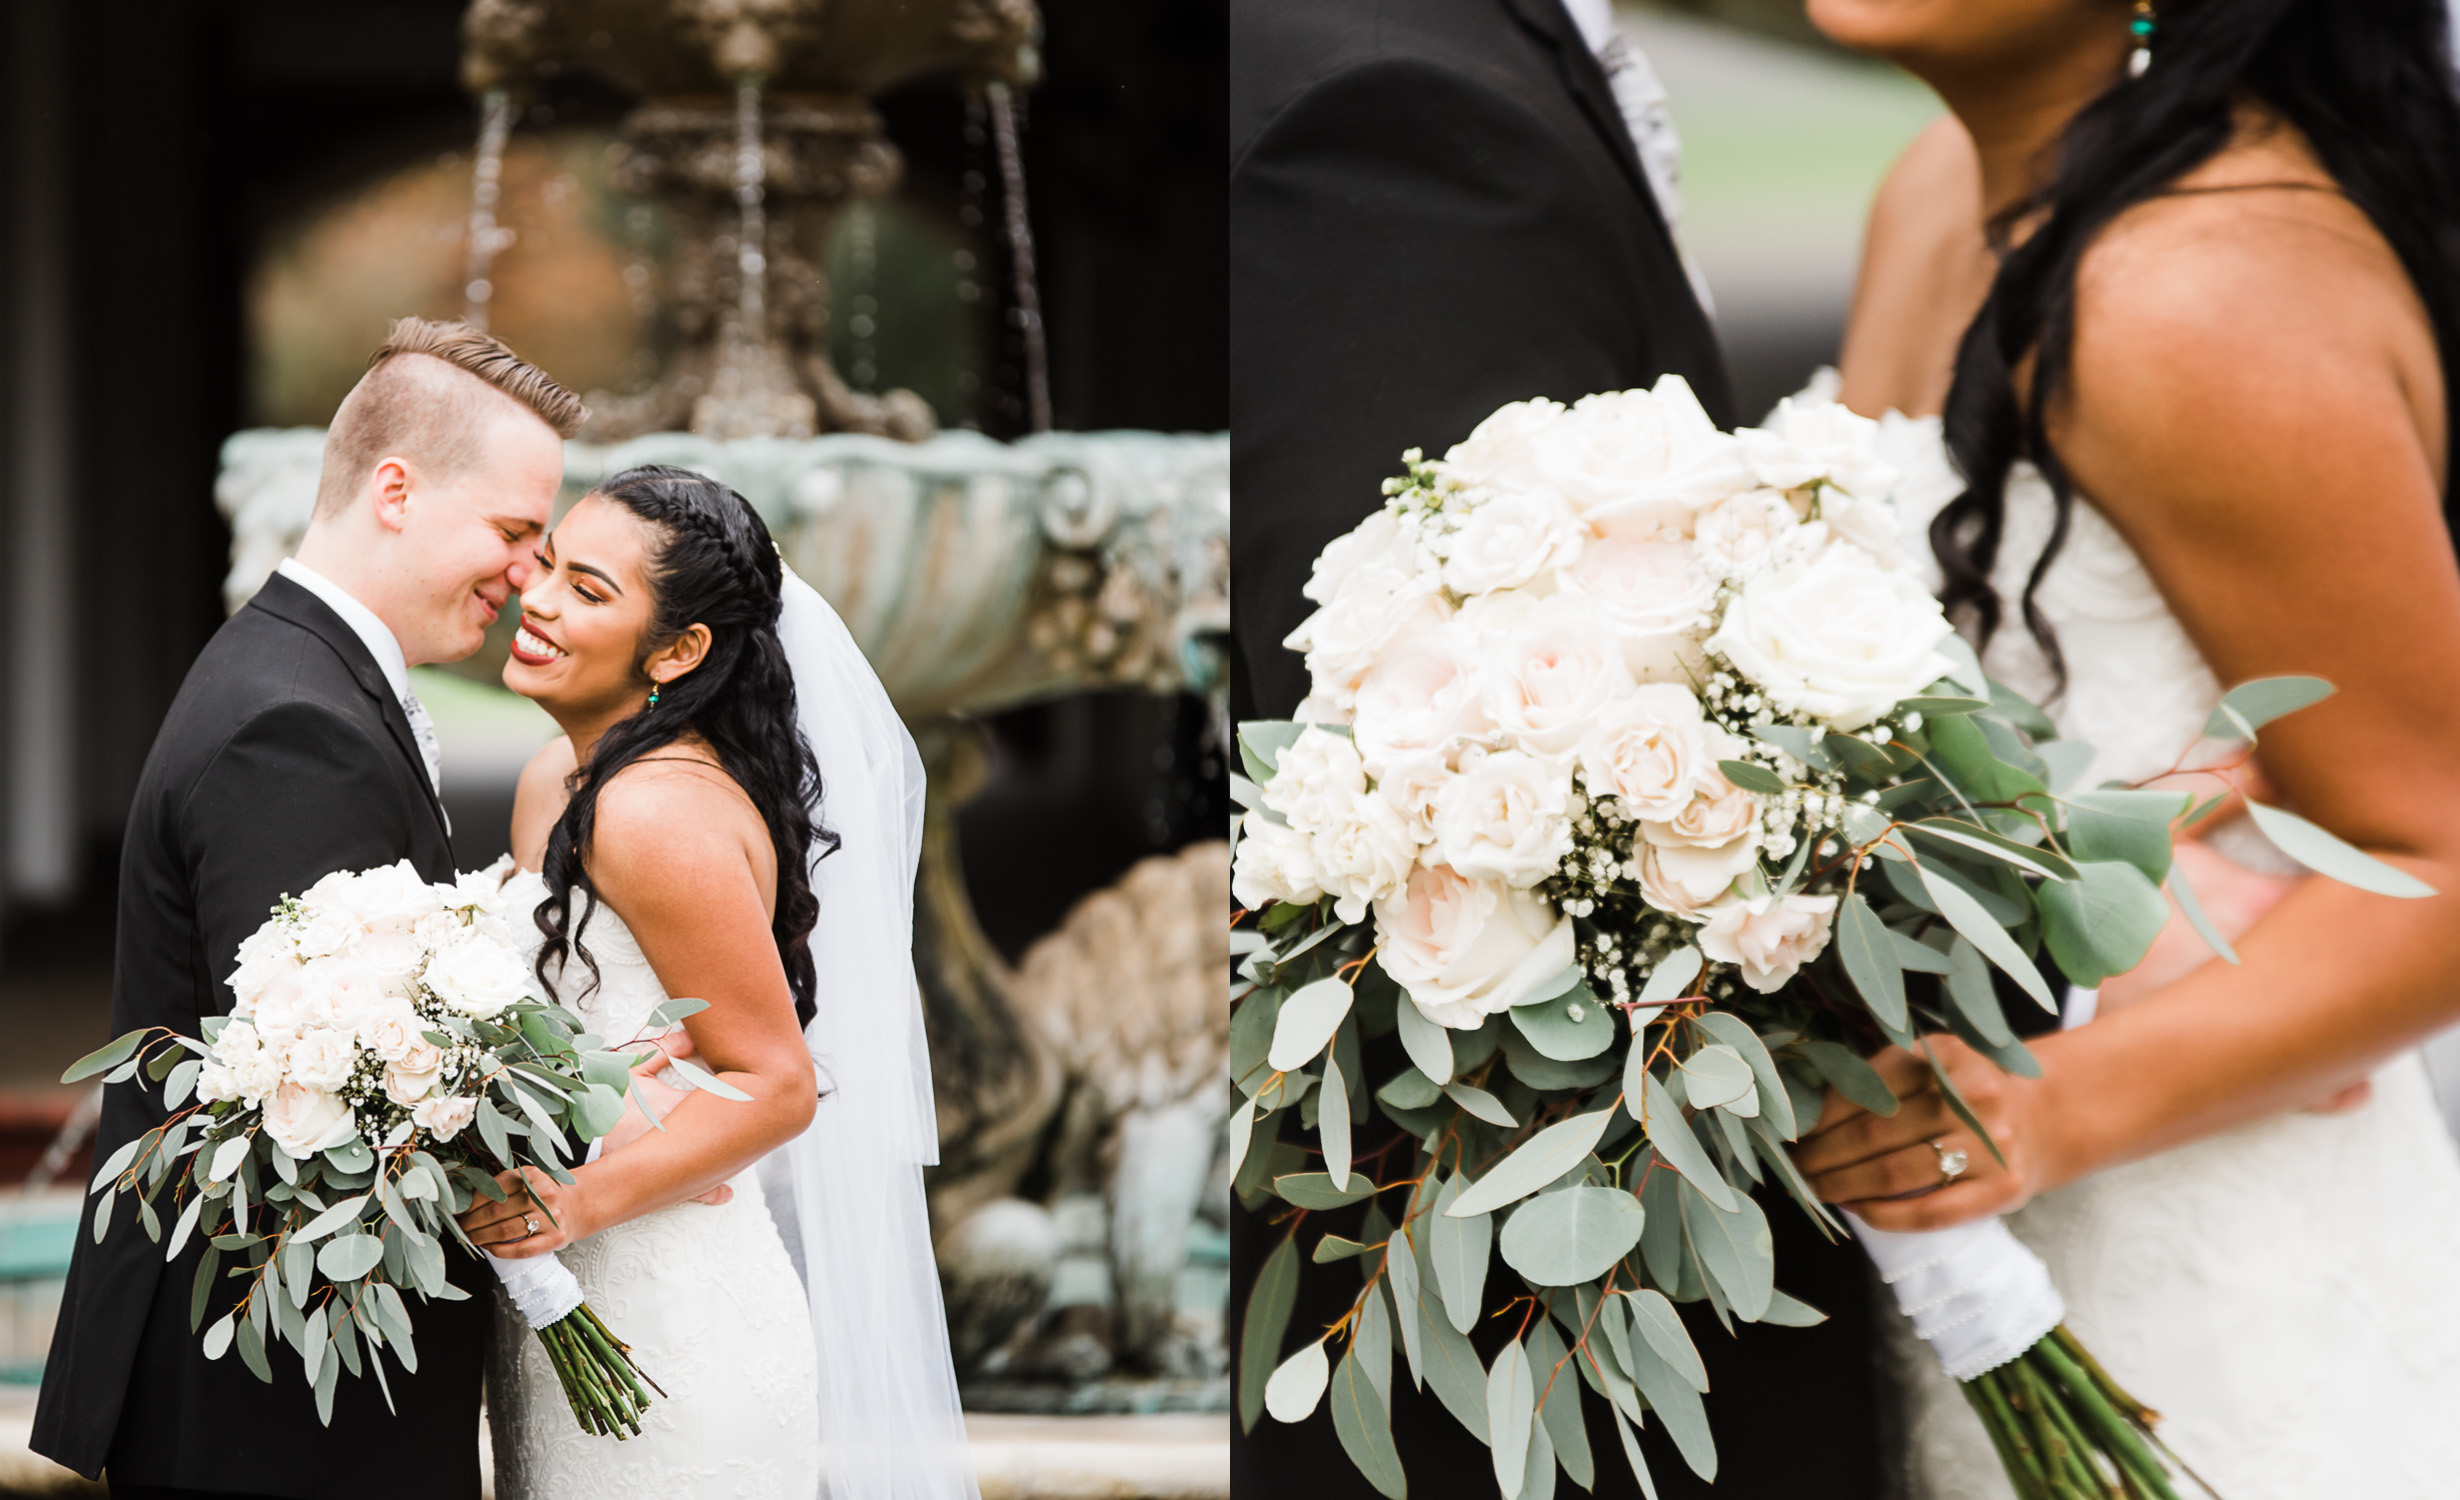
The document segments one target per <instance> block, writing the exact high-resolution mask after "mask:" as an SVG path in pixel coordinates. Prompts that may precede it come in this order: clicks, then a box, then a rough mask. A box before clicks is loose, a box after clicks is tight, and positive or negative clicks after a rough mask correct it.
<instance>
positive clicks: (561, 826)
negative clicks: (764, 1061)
mask: <svg viewBox="0 0 2460 1500" xmlns="http://www.w3.org/2000/svg"><path fill="white" fill-rule="evenodd" d="M595 493H596V494H598V495H600V496H601V497H603V498H605V499H607V500H610V501H612V502H614V503H615V504H617V505H621V506H622V507H624V508H625V509H626V510H629V511H630V512H632V513H633V514H634V515H635V516H638V517H639V518H640V519H641V520H643V521H645V522H647V523H649V526H650V529H651V531H652V533H653V535H654V536H655V537H656V538H657V541H656V542H655V543H654V544H653V550H652V554H651V556H650V557H649V559H648V563H647V568H646V572H647V573H648V577H649V591H650V597H651V617H650V624H649V628H648V629H647V630H646V631H644V632H643V633H642V637H641V643H640V658H639V660H640V661H641V662H644V663H645V662H646V661H647V660H648V658H649V657H650V656H651V655H652V654H653V653H655V652H657V651H658V650H660V649H662V648H663V647H665V646H667V645H668V644H670V643H672V642H673V641H674V640H675V639H676V638H677V637H679V636H681V635H682V634H683V632H684V631H685V630H687V629H689V628H690V627H691V626H693V625H695V624H698V625H705V626H707V627H708V628H709V633H710V645H709V653H708V655H707V656H706V657H704V658H703V659H702V661H701V663H700V665H699V666H697V667H695V668H693V669H692V670H691V671H689V672H686V673H684V674H683V675H682V676H680V677H677V678H676V679H674V680H673V681H671V682H668V683H665V684H663V685H662V686H660V688H659V689H658V706H657V708H656V709H655V710H654V711H650V712H644V713H637V714H634V715H633V716H632V717H630V718H628V719H625V720H623V721H622V722H620V723H618V724H617V725H615V727H614V728H612V729H609V730H608V731H607V732H606V733H605V734H604V735H602V736H601V737H600V738H599V740H598V743H597V745H596V746H595V747H594V748H593V749H592V750H591V752H590V757H589V762H588V764H586V765H584V766H582V767H580V768H579V769H578V770H576V771H574V772H573V774H572V779H571V782H570V786H571V790H572V799H571V801H570V802H569V803H567V804H566V805H565V808H564V814H563V816H562V817H561V818H558V819H557V820H556V823H555V827H554V829H553V830H552V831H551V832H550V833H549V834H548V835H547V853H546V860H545V870H544V872H543V873H544V875H545V877H546V883H547V899H546V900H544V901H542V902H540V903H539V905H538V910H537V912H536V914H535V917H534V920H535V921H536V922H537V924H538V930H539V932H540V934H541V935H543V936H544V938H545V942H544V943H543V944H542V945H541V946H540V948H539V950H538V975H539V979H540V981H541V982H545V981H546V980H547V977H548V975H549V973H550V971H551V970H552V971H554V972H560V971H561V969H562V967H563V964H564V962H565V958H566V956H567V954H571V955H577V956H578V957H579V958H580V960H581V962H582V963H584V964H585V965H587V966H588V968H589V971H590V976H591V977H590V983H591V985H592V986H594V985H595V984H596V983H597V975H598V964H597V960H596V959H594V958H592V957H591V956H590V952H589V949H588V948H587V947H586V946H584V945H583V943H582V941H581V933H582V931H583V929H585V928H586V927H587V926H588V925H589V919H590V917H591V916H592V915H594V914H595V913H596V911H597V909H598V902H599V897H598V888H597V886H596V885H595V884H593V883H592V882H591V880H590V877H589V869H588V865H587V862H586V861H587V858H588V853H589V847H590V835H591V832H592V830H593V829H594V828H595V827H596V823H597V813H598V796H599V793H600V792H601V791H603V790H604V789H605V787H606V784H607V783H608V782H609V781H610V780H612V779H613V778H614V776H615V774H616V773H617V772H619V771H621V770H622V769H623V768H624V767H626V766H629V765H631V764H633V763H634V762H635V761H638V760H641V759H643V758H645V757H647V756H649V755H650V754H652V753H653V752H655V751H657V750H660V749H663V748H665V747H666V746H668V745H670V744H673V743H674V742H675V741H676V740H677V739H679V738H681V737H682V736H683V735H684V734H686V733H697V734H698V735H699V736H700V737H701V739H702V740H704V741H706V742H707V744H708V746H709V748H710V750H711V751H712V752H714V753H715V754H716V756H717V759H718V764H719V765H721V766H722V767H724V768H725V771H726V774H727V775H728V776H730V777H732V778H734V781H735V784H736V785H737V786H740V787H741V788H742V789H743V792H744V795H745V796H747V797H749V798H750V799H751V802H752V805H753V806H754V807H755V808H757V809H758V810H759V812H760V818H761V821H762V823H764V824H765V825H766V826H767V828H768V833H769V842H770V844H771V846H772V847H773V848H774V849H775V850H776V852H777V912H776V916H775V917H774V918H773V919H772V921H771V923H770V932H771V934H772V935H773V936H774V937H775V939H776V941H777V956H778V958H779V960H780V961H781V962H783V963H784V965H785V968H786V982H787V985H788V987H789V988H790V989H791V990H792V991H793V993H794V1008H795V1015H796V1017H797V1019H798V1020H799V1021H800V1022H801V1024H803V1025H806V1026H808V1025H810V1024H811V1018H812V1016H813V1014H814V1013H815V1002H814V999H813V968H812V958H811V946H810V939H811V929H812V924H813V923H814V922H815V921H817V920H818V918H819V913H820V903H819V900H818V898H817V897H815V896H814V895H813V894H812V888H811V871H810V860H811V850H812V847H813V845H814V843H815V842H818V843H819V844H821V845H824V846H825V847H826V849H827V850H829V851H834V850H835V848H836V847H837V836H836V835H835V834H833V833H830V832H829V831H827V830H826V829H824V828H821V827H819V826H818V825H817V824H815V823H814V822H813V820H812V814H811V809H812V808H814V807H815V806H817V805H818V804H819V800H820V769H819V766H818V764H817V763H816V762H815V761H814V760H813V758H812V753H811V746H810V745H809V744H808V743H807V742H806V741H805V740H804V738H803V731H802V729H801V728H800V727H799V726H798V724H797V722H796V719H795V700H794V674H793V671H792V670H791V669H790V668H789V667H788V665H787V662H786V648H785V644H784V643H783V642H782V641H780V640H779V639H778V634H777V619H778V611H779V607H780V600H781V598H782V591H783V589H784V585H785V564H784V563H783V562H782V561H781V560H780V559H779V557H778V555H777V547H776V545H775V544H774V543H773V542H771V541H770V539H769V529H768V527H767V526H766V525H764V524H762V522H761V519H760V516H759V513H758V512H756V511H754V510H753V509H752V507H751V504H750V502H748V501H746V500H745V499H744V498H743V497H742V496H741V495H738V494H736V493H735V492H734V491H733V490H730V489H728V488H726V487H725V486H724V485H722V484H719V483H718V482H717V481H715V480H713V479H710V478H707V477H706V476H704V475H700V474H695V473H693V472H691V471H690V470H688V469H678V468H674V467H672V466H670V465H667V464H644V465H642V466H641V467H639V468H634V469H626V470H625V471H624V472H622V473H621V474H618V475H616V476H615V477H614V478H612V479H610V480H608V481H607V482H606V483H605V484H603V485H601V486H599V487H598V489H597V490H596V492H595ZM576 891H577V892H579V893H580V898H581V899H580V902H579V905H580V908H581V910H580V915H579V917H578V919H577V920H576V919H575V918H574V916H573V906H574V904H575V902H574V899H573V897H574V893H575V892H576Z"/></svg>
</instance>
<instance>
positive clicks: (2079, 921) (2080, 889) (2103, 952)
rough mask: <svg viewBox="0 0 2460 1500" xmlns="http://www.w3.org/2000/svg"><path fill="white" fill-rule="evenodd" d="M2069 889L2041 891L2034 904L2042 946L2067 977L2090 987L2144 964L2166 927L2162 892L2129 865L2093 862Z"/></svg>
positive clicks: (2166, 907)
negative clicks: (2038, 912)
mask: <svg viewBox="0 0 2460 1500" xmlns="http://www.w3.org/2000/svg"><path fill="white" fill-rule="evenodd" d="M2079 868H2080V870H2081V872H2082V876H2081V878H2080V879H2078V880H2077V881H2076V882H2075V883H2074V884H2072V885H2066V886H2059V887H2056V888H2044V889H2043V890H2042V892H2041V893H2040V895H2039V896H2038V898H2037V900H2038V901H2039V903H2040V906H2041V914H2042V942H2043V944H2044V946H2046V947H2048V948H2049V950H2050V956H2051V958H2053V959H2054V960H2056V961H2057V963H2058V966H2059V968H2060V970H2061V971H2062V972H2064V973H2065V974H2066V975H2067V977H2068V978H2069V979H2070V980H2072V981H2074V982H2075V983H2077V984H2083V985H2094V984H2099V983H2100V982H2101V981H2103V980H2104V979H2107V978H2109V977H2111V976H2112V975H2114V974H2124V973H2126V972H2127V971H2128V970H2130V969H2132V968H2134V967H2135V966H2136V965H2137V964H2139V963H2142V962H2143V961H2144V955H2145V954H2147V953H2149V952H2151V951H2152V945H2153V940H2154V939H2155V938H2158V937H2159V936H2161V929H2162V928H2164V927H2166V926H2167V925H2169V919H2170V904H2169V902H2168V901H2166V900H2164V899H2163V898H2162V895H2161V889H2160V887H2158V886H2156V885H2154V884H2153V883H2152V882H2151V881H2150V880H2147V879H2146V878H2145V877H2144V872H2143V871H2142V870H2140V869H2138V868H2136V867H2135V866H2134V865H2132V864H2122V863H2119V862H2117V861H2114V860H2113V861H2093V862H2090V863H2087V864H2085V865H2082V866H2080V867H2079Z"/></svg>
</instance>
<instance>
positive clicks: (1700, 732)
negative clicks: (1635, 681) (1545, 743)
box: [1580, 682, 1708, 818]
mask: <svg viewBox="0 0 2460 1500" xmlns="http://www.w3.org/2000/svg"><path fill="white" fill-rule="evenodd" d="M1705 732H1706V722H1705V720H1704V719H1703V718H1702V716H1701V713H1700V700H1699V699H1697V698H1695V697H1693V696H1692V695H1691V690H1690V689H1689V688H1686V687H1681V686H1678V685H1676V684H1674V683H1671V682H1652V683H1644V684H1642V685H1641V686H1639V687H1637V688H1634V689H1633V690H1632V691H1631V692H1629V693H1627V694H1625V695H1623V696H1622V697H1620V698H1617V699H1616V700H1615V701H1614V702H1613V703H1612V704H1611V705H1609V706H1608V707H1607V709H1606V711H1605V712H1604V713H1603V714H1601V715H1599V717H1598V720H1597V722H1596V723H1595V724H1593V725H1591V726H1590V728H1589V732H1588V733H1587V734H1586V735H1585V736H1583V737H1582V739H1581V741H1580V769H1581V771H1582V773H1583V774H1584V775H1585V776H1586V778H1587V781H1588V788H1589V795H1591V796H1592V797H1613V798H1617V799H1619V800H1620V801H1621V802H1622V804H1623V806H1624V808H1625V809H1626V810H1627V811H1629V812H1630V813H1631V814H1632V815H1633V816H1634V817H1639V818H1672V817H1674V816H1676V815H1677V814H1679V813H1680V812H1682V811H1683V810H1684V809H1685V808H1686V807H1689V806H1690V805H1691V801H1692V792H1693V790H1694V788H1695V786H1696V785H1697V782H1698V777H1699V775H1700V772H1701V769H1702V768H1703V767H1705V766H1706V765H1707V764H1708V748H1707V741H1706V738H1705Z"/></svg>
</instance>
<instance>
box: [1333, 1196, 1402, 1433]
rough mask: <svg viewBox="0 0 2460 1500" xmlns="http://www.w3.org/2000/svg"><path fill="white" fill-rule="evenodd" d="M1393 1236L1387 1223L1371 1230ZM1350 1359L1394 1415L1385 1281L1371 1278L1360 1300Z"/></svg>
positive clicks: (1380, 1403) (1378, 1401)
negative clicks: (1383, 1285)
mask: <svg viewBox="0 0 2460 1500" xmlns="http://www.w3.org/2000/svg"><path fill="white" fill-rule="evenodd" d="M1370 1233H1374V1234H1378V1235H1380V1236H1382V1237H1385V1238H1387V1239H1388V1238H1389V1237H1390V1235H1391V1233H1392V1230H1391V1228H1390V1226H1384V1227H1382V1228H1380V1229H1378V1230H1373V1231H1370ZM1350 1329H1351V1332H1350V1352H1349V1356H1348V1360H1346V1361H1344V1362H1345V1363H1347V1362H1348V1361H1356V1363H1357V1365H1358V1368H1359V1369H1361V1370H1363V1371H1365V1372H1366V1376H1367V1381H1368V1383H1369V1384H1370V1385H1372V1386H1374V1387H1375V1402H1376V1405H1377V1406H1379V1407H1381V1408H1382V1409H1383V1412H1384V1415H1385V1416H1386V1418H1390V1416H1391V1415H1392V1319H1391V1316H1390V1315H1389V1314H1387V1313H1386V1312H1385V1310H1384V1297H1383V1291H1382V1284H1381V1283H1380V1282H1370V1283H1369V1284H1368V1286H1367V1288H1366V1296H1365V1299H1364V1300H1363V1301H1361V1302H1360V1303H1359V1304H1358V1319H1357V1321H1356V1322H1354V1323H1352V1324H1351V1325H1350Z"/></svg>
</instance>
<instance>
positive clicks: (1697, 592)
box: [1560, 537, 1717, 682]
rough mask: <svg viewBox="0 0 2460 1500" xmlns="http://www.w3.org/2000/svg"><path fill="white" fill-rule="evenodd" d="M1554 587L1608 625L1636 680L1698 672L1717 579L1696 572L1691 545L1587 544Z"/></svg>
mask: <svg viewBox="0 0 2460 1500" xmlns="http://www.w3.org/2000/svg"><path fill="white" fill-rule="evenodd" d="M1560 582H1561V584H1562V586H1563V592H1564V593H1565V594H1566V595H1572V596H1577V597H1580V598H1583V599H1587V600H1589V601H1590V602H1592V603H1593V604H1595V605H1596V606H1597V608H1598V610H1599V611H1600V612H1602V613H1603V614H1604V615H1605V617H1606V618H1607V620H1609V621H1611V622H1612V627H1613V630H1614V633H1615V639H1616V640H1617V641H1619V642H1620V643H1621V645H1622V649H1623V664H1624V666H1625V667H1626V668H1627V669H1628V670H1629V671H1630V673H1631V675H1632V676H1633V677H1634V678H1635V679H1637V680H1639V681H1642V682H1683V681H1688V680H1691V679H1692V678H1693V677H1695V676H1696V675H1697V672H1696V670H1695V669H1696V668H1697V667H1698V665H1699V661H1700V646H1699V640H1700V635H1701V632H1702V631H1703V630H1705V629H1706V627H1707V626H1708V624H1709V623H1710V622H1709V619H1708V614H1709V611H1710V609H1711V608H1712V607H1713V606H1714V605H1715V604H1716V602H1717V581H1716V580H1715V579H1714V578H1711V577H1710V576H1709V575H1708V573H1707V571H1706V570H1705V569H1703V568H1702V567H1700V565H1699V563H1698V561H1697V559H1696V558H1695V556H1694V555H1693V550H1692V545H1691V543H1689V542H1685V541H1630V540H1626V539H1624V538H1621V537H1609V538H1607V539H1606V540H1604V541H1601V542H1592V543H1591V544H1590V545H1589V547H1588V549H1587V550H1586V551H1584V552H1582V553H1581V554H1580V560H1579V561H1578V562H1575V563H1573V564H1572V565H1571V566H1570V567H1568V568H1565V569H1564V570H1563V572H1562V573H1561V575H1560Z"/></svg>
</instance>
